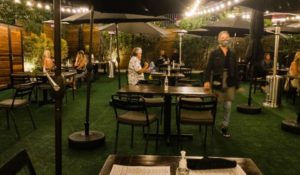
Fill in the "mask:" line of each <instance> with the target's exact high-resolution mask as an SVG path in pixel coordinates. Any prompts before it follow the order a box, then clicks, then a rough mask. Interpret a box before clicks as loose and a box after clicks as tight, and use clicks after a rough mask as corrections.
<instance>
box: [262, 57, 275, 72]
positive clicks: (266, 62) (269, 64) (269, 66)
mask: <svg viewBox="0 0 300 175" xmlns="http://www.w3.org/2000/svg"><path fill="white" fill-rule="evenodd" d="M263 64H264V65H263V66H264V69H265V70H266V71H268V70H270V69H273V60H272V57H271V54H270V53H265V56H264V62H263Z"/></svg>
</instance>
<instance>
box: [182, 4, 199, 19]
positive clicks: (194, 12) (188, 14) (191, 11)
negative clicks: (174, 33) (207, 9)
mask: <svg viewBox="0 0 300 175" xmlns="http://www.w3.org/2000/svg"><path fill="white" fill-rule="evenodd" d="M200 2H201V1H200V0H196V2H195V3H194V4H193V7H192V9H191V10H190V11H188V12H186V13H185V16H187V17H189V16H193V15H195V14H196V10H197V9H198V7H199V5H200Z"/></svg>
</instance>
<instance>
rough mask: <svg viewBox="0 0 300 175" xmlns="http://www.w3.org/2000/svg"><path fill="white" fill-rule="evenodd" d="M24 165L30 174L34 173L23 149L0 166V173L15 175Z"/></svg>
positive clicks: (1, 174)
mask: <svg viewBox="0 0 300 175" xmlns="http://www.w3.org/2000/svg"><path fill="white" fill-rule="evenodd" d="M25 167H28V171H29V173H30V175H36V172H35V170H34V167H33V165H32V163H31V160H30V158H29V156H28V154H27V152H26V150H23V151H21V152H19V153H18V154H17V155H15V156H14V157H13V158H12V159H10V160H9V161H8V162H6V163H5V164H4V165H3V166H2V167H1V168H0V175H16V174H17V173H18V172H20V171H21V170H22V169H23V168H25Z"/></svg>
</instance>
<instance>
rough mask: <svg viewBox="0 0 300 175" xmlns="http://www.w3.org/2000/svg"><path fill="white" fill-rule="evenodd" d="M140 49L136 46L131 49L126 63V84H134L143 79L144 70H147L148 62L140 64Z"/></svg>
mask: <svg viewBox="0 0 300 175" xmlns="http://www.w3.org/2000/svg"><path fill="white" fill-rule="evenodd" d="M141 59H142V49H141V48H140V47H136V48H134V49H133V51H132V55H131V58H130V61H129V64H128V84H130V85H136V84H137V83H138V81H139V80H144V72H147V71H148V67H149V65H148V63H147V62H145V63H144V67H142V65H141Z"/></svg>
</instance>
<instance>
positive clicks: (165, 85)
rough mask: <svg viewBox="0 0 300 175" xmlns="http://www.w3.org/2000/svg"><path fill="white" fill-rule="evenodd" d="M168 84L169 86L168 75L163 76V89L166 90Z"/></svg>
mask: <svg viewBox="0 0 300 175" xmlns="http://www.w3.org/2000/svg"><path fill="white" fill-rule="evenodd" d="M168 86H169V80H168V77H167V76H166V77H165V82H164V88H165V90H168Z"/></svg>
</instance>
